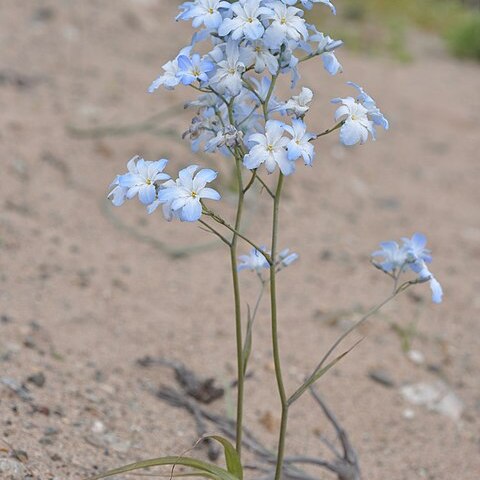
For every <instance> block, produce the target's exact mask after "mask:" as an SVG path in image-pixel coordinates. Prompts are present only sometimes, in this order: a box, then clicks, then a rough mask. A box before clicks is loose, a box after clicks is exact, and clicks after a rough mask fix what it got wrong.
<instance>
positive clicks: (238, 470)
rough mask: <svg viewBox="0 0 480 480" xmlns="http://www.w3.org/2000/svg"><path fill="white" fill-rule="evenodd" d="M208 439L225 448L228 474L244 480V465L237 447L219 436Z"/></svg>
mask: <svg viewBox="0 0 480 480" xmlns="http://www.w3.org/2000/svg"><path fill="white" fill-rule="evenodd" d="M207 438H212V439H213V440H216V441H217V442H218V443H220V444H221V445H222V446H223V449H224V451H225V462H226V464H227V470H228V472H229V473H231V474H232V475H234V476H235V477H236V478H238V479H239V480H243V468H242V463H241V461H240V457H239V455H238V452H237V450H236V449H235V447H234V446H233V445H232V444H231V443H230V442H229V441H228V440H227V439H226V438H223V437H221V436H219V435H211V436H208V437H207Z"/></svg>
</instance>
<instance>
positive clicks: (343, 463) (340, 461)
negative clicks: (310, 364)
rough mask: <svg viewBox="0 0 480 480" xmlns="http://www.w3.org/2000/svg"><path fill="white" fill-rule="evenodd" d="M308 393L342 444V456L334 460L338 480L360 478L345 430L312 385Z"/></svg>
mask: <svg viewBox="0 0 480 480" xmlns="http://www.w3.org/2000/svg"><path fill="white" fill-rule="evenodd" d="M310 393H311V394H312V397H313V398H314V400H315V401H316V402H317V403H318V405H319V406H320V408H321V409H322V411H323V413H324V414H325V416H326V417H327V419H328V420H329V422H330V423H331V424H332V426H333V428H334V429H335V432H336V433H337V437H338V441H339V442H340V444H341V445H342V448H343V458H340V457H337V459H336V462H335V472H336V473H337V475H338V478H339V480H360V479H361V472H360V466H359V462H358V456H357V452H356V451H355V449H354V448H353V445H352V443H351V442H350V439H349V437H348V435H347V432H346V431H345V429H344V428H343V427H342V425H341V424H340V422H339V421H338V420H337V417H336V416H335V414H334V413H333V412H332V411H331V410H330V408H329V407H328V406H327V404H326V403H325V402H324V401H323V399H322V398H321V397H320V395H319V394H318V392H317V391H316V390H315V388H314V387H310Z"/></svg>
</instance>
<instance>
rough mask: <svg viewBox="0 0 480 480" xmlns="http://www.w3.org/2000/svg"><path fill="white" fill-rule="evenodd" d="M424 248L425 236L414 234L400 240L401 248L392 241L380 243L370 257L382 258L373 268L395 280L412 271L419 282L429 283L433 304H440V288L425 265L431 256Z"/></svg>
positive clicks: (430, 259)
mask: <svg viewBox="0 0 480 480" xmlns="http://www.w3.org/2000/svg"><path fill="white" fill-rule="evenodd" d="M426 246H427V238H426V237H425V235H423V234H421V233H415V234H414V235H413V236H412V238H402V245H401V246H400V245H399V244H398V243H397V242H394V241H388V242H382V243H381V244H380V247H381V250H378V251H376V252H374V253H373V254H372V257H374V258H377V257H382V261H381V262H374V264H375V266H376V267H378V268H380V269H381V270H383V271H384V272H385V273H387V274H389V275H391V276H393V277H394V278H395V279H398V278H399V276H400V275H401V274H402V273H404V272H405V271H406V270H412V271H413V272H415V273H416V274H417V275H418V280H419V281H421V282H423V281H428V282H429V283H430V288H431V290H432V300H433V302H434V303H441V301H442V297H443V291H442V287H441V285H440V283H439V282H438V280H437V279H436V278H435V277H434V276H433V274H432V273H431V272H430V270H429V269H428V267H427V264H428V263H431V262H432V256H431V252H430V250H428V249H427V248H426Z"/></svg>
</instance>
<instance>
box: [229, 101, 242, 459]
mask: <svg viewBox="0 0 480 480" xmlns="http://www.w3.org/2000/svg"><path fill="white" fill-rule="evenodd" d="M227 106H228V119H229V121H230V124H231V125H235V120H234V118H233V100H232V101H231V102H230V103H228V104H227ZM234 153H235V155H234V157H235V173H236V177H237V188H238V203H237V214H236V218H235V228H234V230H235V231H234V232H233V238H232V242H231V244H230V262H231V266H232V281H233V294H234V298H235V336H236V343H237V377H238V380H237V423H236V435H235V448H236V450H237V453H238V457H239V459H240V458H241V454H242V434H243V400H244V386H245V372H244V367H243V365H244V362H243V332H242V305H241V297H240V282H239V279H238V264H237V245H238V238H239V234H238V232H239V231H240V228H241V224H242V214H243V204H244V199H245V194H244V191H243V177H242V165H241V163H242V154H241V152H239V150H238V148H235V152H234Z"/></svg>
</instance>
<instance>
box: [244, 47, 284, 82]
mask: <svg viewBox="0 0 480 480" xmlns="http://www.w3.org/2000/svg"><path fill="white" fill-rule="evenodd" d="M246 48H247V49H249V50H251V52H252V57H253V58H252V62H251V63H254V69H255V72H256V73H263V72H264V71H265V69H267V70H268V71H269V72H270V74H272V75H275V74H276V73H277V71H278V68H279V67H278V60H277V57H275V55H273V53H272V52H271V51H270V50H269V48H268V47H267V45H265V42H264V41H263V40H255V41H254V42H252V43H250V44H249V45H247V47H246Z"/></svg>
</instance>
